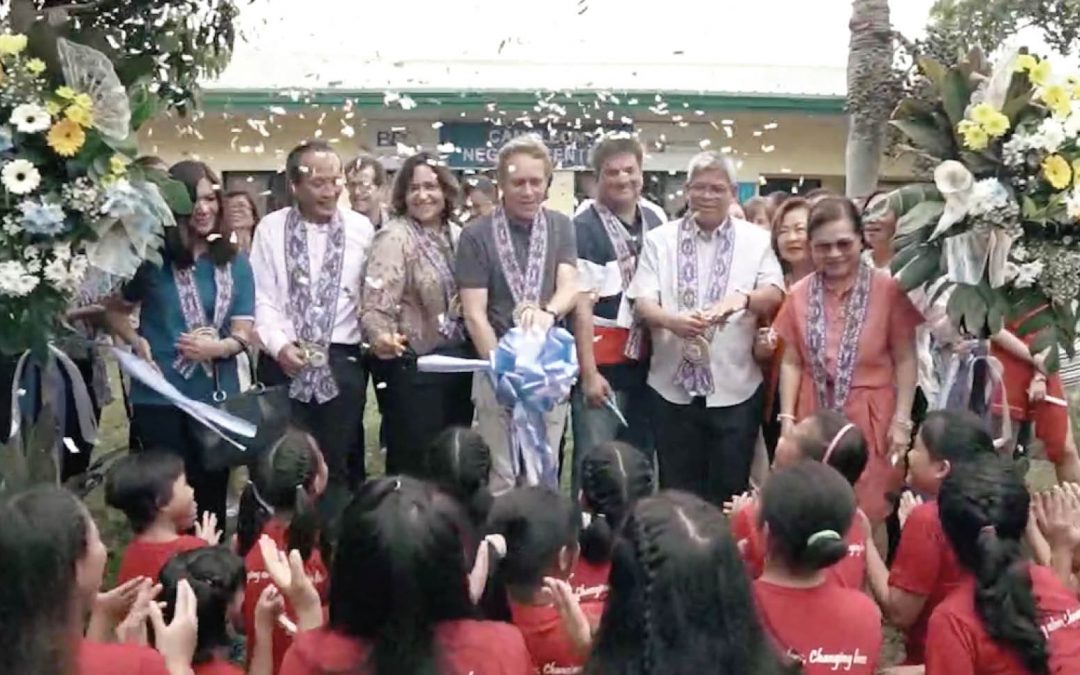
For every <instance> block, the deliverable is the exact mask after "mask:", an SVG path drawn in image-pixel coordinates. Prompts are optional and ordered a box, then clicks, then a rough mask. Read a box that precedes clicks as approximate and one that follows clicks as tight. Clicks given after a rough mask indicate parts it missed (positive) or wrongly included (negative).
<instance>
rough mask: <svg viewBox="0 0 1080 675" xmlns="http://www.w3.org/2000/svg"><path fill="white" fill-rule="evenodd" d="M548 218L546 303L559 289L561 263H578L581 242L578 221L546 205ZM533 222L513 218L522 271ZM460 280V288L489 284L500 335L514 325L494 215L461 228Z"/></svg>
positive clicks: (492, 318)
mask: <svg viewBox="0 0 1080 675" xmlns="http://www.w3.org/2000/svg"><path fill="white" fill-rule="evenodd" d="M544 216H545V218H546V219H547V227H548V241H547V257H546V259H545V260H544V278H543V284H542V288H541V289H540V306H541V307H543V306H545V305H546V304H547V303H548V302H549V301H550V300H551V296H552V295H554V293H555V270H556V268H557V267H558V266H559V265H560V264H566V265H576V264H577V244H576V243H575V241H574V224H573V223H572V222H571V221H570V219H569V218H568V217H566V216H564V215H563V214H561V213H558V212H556V211H551V210H549V209H544ZM530 234H531V223H529V224H521V223H515V222H514V221H513V220H511V221H510V241H511V242H512V243H513V245H514V253H515V255H516V256H517V262H518V265H519V266H520V268H521V271H522V273H524V271H525V267H526V265H527V264H528V257H529V235H530ZM457 282H458V286H459V287H460V288H486V289H487V291H488V304H487V307H488V310H487V314H488V321H489V322H490V323H491V327H492V328H493V329H495V335H496V337H500V338H501V337H502V336H503V334H505V333H506V332H507V331H508V330H510V329H511V328H513V326H514V318H513V315H514V296H513V295H512V294H511V293H510V285H509V284H508V283H507V281H506V277H505V276H504V275H503V271H502V264H501V263H500V262H499V253H498V249H497V248H496V246H495V228H494V225H493V224H492V221H491V216H484V217H483V218H479V219H477V220H476V221H474V222H473V223H472V224H471V225H469V226H468V227H466V228H465V229H464V230H463V231H462V232H461V240H460V241H459V242H458V253H457Z"/></svg>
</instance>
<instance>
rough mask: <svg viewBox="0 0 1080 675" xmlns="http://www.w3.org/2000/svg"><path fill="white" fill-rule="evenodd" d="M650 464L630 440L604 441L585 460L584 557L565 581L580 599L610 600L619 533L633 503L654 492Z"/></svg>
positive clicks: (590, 600) (583, 496)
mask: <svg viewBox="0 0 1080 675" xmlns="http://www.w3.org/2000/svg"><path fill="white" fill-rule="evenodd" d="M653 489H654V488H653V468H652V462H650V461H649V458H648V457H647V456H646V455H645V453H643V452H641V451H640V450H638V449H636V448H634V447H633V446H631V445H628V444H626V443H621V442H619V441H608V442H604V443H600V444H598V445H596V446H595V447H593V449H592V450H590V451H589V452H588V454H586V455H585V457H584V458H583V459H582V460H581V498H580V501H581V508H582V512H583V519H584V521H585V523H586V524H585V526H584V527H583V528H582V530H581V534H580V535H579V536H578V543H579V544H580V545H581V555H580V556H579V557H578V560H577V563H576V564H575V565H574V571H573V573H572V574H571V575H570V578H569V579H568V580H567V581H568V582H569V584H570V587H571V588H572V589H573V591H574V595H576V596H577V598H578V600H579V601H581V602H585V603H588V602H598V603H603V602H605V601H607V596H608V574H609V573H610V571H611V550H612V548H613V547H614V546H615V532H616V531H618V529H619V527H620V526H621V525H622V521H623V520H624V519H625V518H626V514H627V513H629V512H630V509H632V508H633V507H634V503H635V502H636V501H637V500H638V499H641V498H642V497H648V496H649V495H651V494H652V493H653Z"/></svg>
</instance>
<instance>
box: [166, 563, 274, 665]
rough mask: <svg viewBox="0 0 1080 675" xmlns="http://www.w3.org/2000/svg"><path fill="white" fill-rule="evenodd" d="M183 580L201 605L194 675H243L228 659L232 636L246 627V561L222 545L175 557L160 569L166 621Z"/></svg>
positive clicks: (171, 611)
mask: <svg viewBox="0 0 1080 675" xmlns="http://www.w3.org/2000/svg"><path fill="white" fill-rule="evenodd" d="M181 579H187V581H188V583H189V584H190V585H191V588H192V590H194V591H195V597H196V600H197V603H198V616H199V637H198V642H197V643H196V645H195V655H194V656H193V657H192V659H191V664H192V668H193V669H194V670H195V675H243V673H244V671H243V669H242V668H239V667H238V666H236V665H233V664H232V663H230V662H229V660H228V657H229V650H230V648H231V647H232V643H233V636H234V635H236V634H238V633H239V632H240V631H241V630H242V628H243V625H242V622H243V619H242V617H241V612H240V610H241V607H242V606H243V604H244V561H243V560H242V559H241V558H240V556H238V555H236V554H235V553H233V552H232V551H230V550H228V549H226V548H224V547H221V546H210V547H204V548H199V549H194V550H191V551H184V552H182V553H177V554H176V555H174V556H173V557H172V558H171V559H170V560H169V562H167V563H165V567H163V568H161V586H162V593H161V597H162V600H164V601H165V604H166V609H165V616H166V618H170V617H172V615H173V612H174V611H175V608H176V597H177V596H176V589H177V584H179V582H180V580H181ZM251 632H254V631H251Z"/></svg>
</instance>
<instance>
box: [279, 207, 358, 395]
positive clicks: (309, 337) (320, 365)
mask: <svg viewBox="0 0 1080 675" xmlns="http://www.w3.org/2000/svg"><path fill="white" fill-rule="evenodd" d="M306 227H307V226H305V225H304V223H303V219H302V218H301V217H300V211H299V210H298V209H296V208H293V209H291V210H290V211H289V215H288V216H286V219H285V266H286V268H287V272H288V275H289V302H288V313H289V317H290V318H291V319H292V322H293V327H294V328H295V329H296V337H297V339H298V340H299V341H300V343H301V344H302V345H304V346H305V349H306V350H311V351H313V353H314V352H318V351H319V350H321V352H322V354H323V358H319V359H309V362H308V364H307V365H306V366H305V367H304V369H303V370H302V371H300V374H299V375H297V376H296V378H294V379H293V381H292V384H291V385H290V387H289V396H290V397H292V398H294V399H296V400H298V401H303V402H305V403H306V402H309V401H311V399H313V398H314V399H315V400H316V401H317V402H319V403H326V402H327V401H329V400H331V399H333V398H334V397H335V396H337V395H338V386H337V382H336V381H335V380H334V374H333V372H331V370H330V362H329V359H328V358H325V356H326V354H327V353H328V351H329V348H330V337H331V334H332V333H333V330H334V320H335V318H336V315H337V302H338V294H339V293H340V292H341V269H342V267H343V266H344V262H345V221H344V219H343V218H342V217H341V212H340V211H338V212H335V213H334V217H333V219H332V220H331V221H330V223H328V224H327V225H314V226H312V227H326V228H328V230H327V237H326V253H325V255H324V256H323V262H322V269H321V270H319V279H318V282H316V284H315V287H314V288H312V282H311V258H310V256H309V254H308V236H307V229H306Z"/></svg>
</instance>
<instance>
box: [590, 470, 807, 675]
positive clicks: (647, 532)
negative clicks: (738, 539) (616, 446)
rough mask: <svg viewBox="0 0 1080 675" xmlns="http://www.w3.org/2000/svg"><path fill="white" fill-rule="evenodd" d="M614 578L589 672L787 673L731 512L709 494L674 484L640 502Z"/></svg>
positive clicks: (614, 563) (619, 546) (618, 546)
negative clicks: (761, 613) (759, 606)
mask: <svg viewBox="0 0 1080 675" xmlns="http://www.w3.org/2000/svg"><path fill="white" fill-rule="evenodd" d="M610 582H611V592H610V594H609V596H608V604H607V607H606V609H605V610H604V617H603V619H602V620H601V622H600V630H599V632H598V633H597V634H596V637H595V640H594V642H593V644H592V650H591V654H590V656H589V669H590V672H597V673H663V674H664V675H701V674H702V673H716V672H719V671H721V670H722V672H724V673H732V674H734V673H739V674H742V673H756V674H758V675H778V674H779V673H781V672H787V671H786V670H782V669H781V667H780V665H781V664H780V659H779V657H778V655H777V654H776V653H775V651H774V650H773V648H772V645H771V644H770V643H769V641H768V639H767V638H766V636H765V634H764V631H763V630H762V628H761V624H760V621H759V620H758V617H757V615H756V612H755V611H754V601H753V597H752V594H751V590H750V582H749V580H748V578H747V576H746V571H745V569H744V566H743V563H742V560H740V559H739V553H738V550H737V549H736V548H735V542H734V541H733V540H732V538H731V535H730V533H729V531H728V526H727V522H726V520H725V518H724V515H723V514H722V513H721V512H720V510H719V509H718V508H716V507H715V506H713V505H712V504H709V503H708V502H706V501H704V500H703V499H700V498H698V497H695V496H693V495H690V494H687V493H684V492H679V491H677V490H666V491H663V492H661V493H660V494H658V495H656V496H655V497H647V498H645V499H642V500H640V501H638V503H637V504H636V505H635V506H634V508H633V510H632V511H631V513H630V515H629V516H628V517H627V519H626V523H625V524H624V525H623V527H622V529H621V531H620V536H619V537H618V539H617V541H616V543H615V552H614V554H613V555H612V559H611V580H610Z"/></svg>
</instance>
